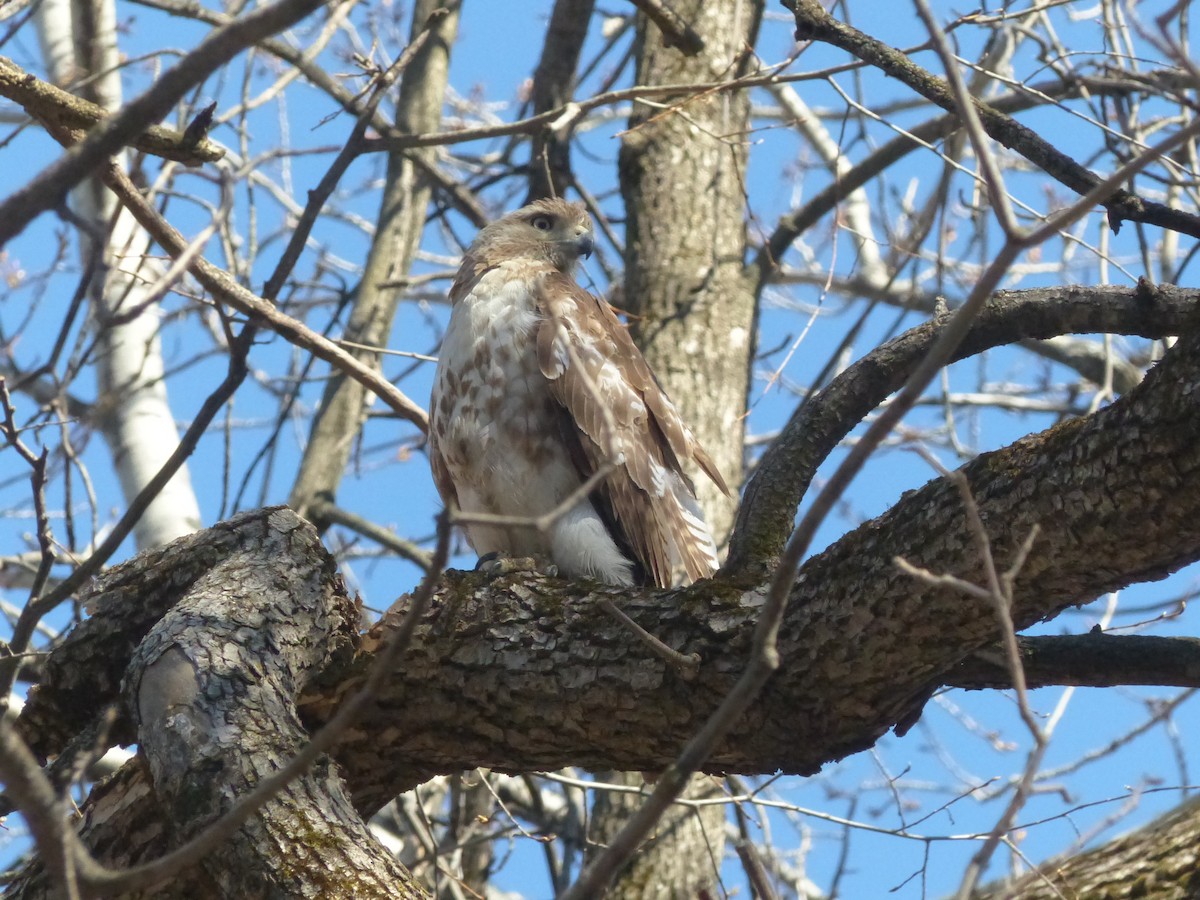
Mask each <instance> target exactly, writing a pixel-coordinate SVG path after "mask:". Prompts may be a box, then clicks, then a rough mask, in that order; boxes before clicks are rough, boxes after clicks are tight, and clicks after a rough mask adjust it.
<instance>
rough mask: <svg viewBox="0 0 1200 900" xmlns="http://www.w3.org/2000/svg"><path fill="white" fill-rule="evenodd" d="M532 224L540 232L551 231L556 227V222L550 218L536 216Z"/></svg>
mask: <svg viewBox="0 0 1200 900" xmlns="http://www.w3.org/2000/svg"><path fill="white" fill-rule="evenodd" d="M531 224H532V225H533V227H534V228H536V229H537V230H538V231H549V230H550V229H551V228H553V227H554V220H553V219H551V218H550V217H549V216H534V217H533V219H532V220H531Z"/></svg>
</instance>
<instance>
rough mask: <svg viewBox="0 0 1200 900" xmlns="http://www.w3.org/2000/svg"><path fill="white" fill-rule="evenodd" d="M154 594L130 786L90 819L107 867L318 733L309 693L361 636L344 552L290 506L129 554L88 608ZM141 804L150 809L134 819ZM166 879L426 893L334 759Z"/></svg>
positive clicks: (204, 823)
mask: <svg viewBox="0 0 1200 900" xmlns="http://www.w3.org/2000/svg"><path fill="white" fill-rule="evenodd" d="M135 585H136V588H134V593H133V594H132V595H131V593H130V589H131V587H133V586H135ZM142 591H146V592H148V593H150V594H152V595H157V596H159V597H160V598H161V599H162V601H163V602H164V603H166V604H167V605H169V607H170V608H169V611H168V612H167V613H166V615H164V616H163V617H162V618H161V619H159V620H158V621H157V623H155V624H154V625H153V627H151V628H150V630H149V632H148V633H147V634H146V635H145V637H144V638H143V639H142V640H141V642H140V643H139V645H138V647H137V649H136V651H135V652H134V653H133V655H132V658H131V659H130V658H127V660H126V661H127V662H128V663H129V665H128V669H127V671H126V676H125V685H124V691H123V693H124V704H123V708H124V709H125V710H126V713H127V715H128V717H129V719H130V720H131V724H132V725H133V726H134V728H135V731H134V736H135V739H136V740H137V743H138V746H139V753H138V757H137V758H136V759H135V760H134V761H133V762H131V763H129V764H128V765H127V766H126V767H125V768H124V769H122V770H121V772H119V773H118V775H117V776H115V782H116V783H118V784H120V785H121V786H122V787H121V791H120V792H119V794H116V795H114V794H113V792H112V791H111V790H106V789H105V788H103V787H102V788H100V789H98V791H97V792H96V794H95V796H94V797H93V800H92V802H91V803H90V804H89V805H88V807H87V808H86V809H85V811H84V816H83V827H82V829H81V831H82V834H83V836H84V838H85V841H86V842H87V843H88V844H89V845H90V846H91V847H92V848H93V850H94V852H95V853H96V854H97V855H98V856H99V858H100V861H101V862H103V863H106V864H108V865H110V866H116V865H122V866H127V865H130V864H132V863H134V862H138V861H142V860H144V859H146V858H147V851H148V850H149V851H151V852H152V853H153V852H155V851H161V850H162V849H169V848H171V847H175V846H179V845H181V844H183V843H185V842H186V841H187V840H188V839H190V838H193V837H195V836H196V835H198V834H200V833H201V832H203V831H204V830H205V829H207V828H210V827H211V826H212V825H213V823H214V822H216V821H217V820H218V819H219V818H220V817H221V816H222V815H223V814H225V813H226V812H228V811H229V810H230V809H231V808H232V807H233V806H234V804H235V803H237V802H238V800H239V799H241V798H243V797H244V796H245V795H246V793H247V792H248V791H249V790H251V789H252V788H253V787H254V786H255V784H256V783H257V782H259V781H260V780H261V779H263V778H265V777H267V776H268V775H271V774H273V773H274V772H276V771H278V770H279V769H280V768H282V767H283V765H285V764H286V763H287V762H288V761H289V760H290V759H291V758H292V757H293V756H294V755H295V754H296V752H297V751H299V750H300V749H301V747H303V746H304V744H306V743H307V741H308V732H307V731H306V730H305V728H304V727H303V725H302V724H301V722H300V719H299V716H298V714H297V711H296V705H295V701H296V698H297V696H298V695H299V693H300V691H301V690H302V689H303V688H304V687H305V685H307V684H310V683H312V682H313V681H314V679H317V678H319V677H320V675H321V672H322V671H323V670H324V669H325V668H327V667H328V666H330V665H331V664H334V663H336V662H337V661H338V660H339V659H340V660H342V661H345V660H348V659H349V658H350V657H351V656H352V655H353V652H354V648H355V645H356V644H357V641H358V638H357V634H356V628H357V625H358V620H359V614H360V611H359V608H358V606H357V604H356V603H355V602H354V600H352V599H351V598H350V597H349V596H347V594H346V591H345V588H344V586H343V585H342V583H341V579H340V578H339V577H338V575H337V573H336V569H335V566H334V563H333V560H332V557H331V556H330V555H329V553H328V551H326V550H325V548H324V547H323V546H322V545H321V543H320V540H319V539H318V538H317V535H316V532H315V531H314V530H313V528H312V526H311V525H309V524H308V523H307V522H305V521H304V520H302V519H300V518H299V517H297V516H296V515H295V513H293V512H291V511H290V510H287V509H277V510H274V511H270V512H267V513H265V514H264V513H257V512H256V513H250V514H243V515H241V516H239V517H237V518H236V519H234V520H231V521H230V522H228V523H225V524H223V525H222V526H219V527H217V528H213V529H210V530H208V531H206V532H202V533H201V534H198V535H196V536H194V537H192V538H184V539H183V540H181V541H177V542H175V543H173V544H171V545H170V546H168V547H166V548H164V549H163V551H161V552H155V553H150V554H145V555H143V556H139V557H136V558H134V559H133V560H131V561H130V562H128V563H125V564H124V565H122V566H119V567H117V568H116V569H115V570H114V571H113V573H111V574H110V575H109V576H108V577H107V578H106V579H103V580H102V581H101V583H100V585H99V593H98V594H97V596H96V597H95V598H94V599H93V601H92V603H93V606H94V610H95V612H94V616H93V618H92V620H91V621H93V622H96V623H103V622H105V621H111V620H110V616H116V617H118V619H119V618H120V617H122V616H123V615H125V614H126V613H127V612H128V610H127V609H126V607H127V606H129V605H130V604H131V602H132V603H136V602H137V600H139V599H140V598H141V596H142ZM132 808H137V809H138V811H139V813H140V814H139V815H137V816H136V817H131V816H130V815H129V814H130V812H131V809H132ZM114 817H115V818H114ZM131 822H136V823H137V828H136V829H135V830H133V831H126V833H125V838H124V839H121V838H120V837H119V836H118V834H114V833H113V832H112V831H110V830H108V829H110V828H111V827H112V826H113V825H114V824H118V825H119V826H126V827H127V826H129V825H130V824H131ZM135 836H140V840H139V839H138V838H137V837H135ZM43 876H44V873H42V872H40V871H39V870H38V869H37V868H36V867H34V868H32V869H30V870H29V871H27V872H26V873H25V877H24V878H23V879H22V880H21V881H20V882H19V883H18V884H17V885H15V886H14V887H13V888H12V889H10V891H9V893H8V895H9V896H15V897H36V896H43V895H44V893H45V890H46V888H47V885H46V883H45V881H44V880H43ZM155 887H156V886H155V885H152V884H148V885H146V889H147V891H148V892H153V891H154V889H155ZM169 890H170V894H171V895H172V896H178V897H231V898H232V897H238V898H245V897H280V898H283V897H346V898H353V897H398V896H399V897H416V896H421V893H420V891H418V890H416V889H414V888H413V887H412V885H411V883H410V876H409V875H408V873H407V872H405V871H404V869H403V867H401V866H400V865H399V864H398V863H396V862H395V861H394V860H393V859H392V857H391V856H390V855H389V854H388V853H387V852H386V851H384V849H383V848H382V847H381V846H380V845H379V844H378V843H377V842H376V841H375V840H374V839H373V838H372V837H371V836H370V833H369V831H368V830H367V827H366V824H365V822H364V821H363V819H362V818H361V817H360V816H358V815H357V814H356V813H355V811H354V809H353V806H352V805H351V801H350V797H349V795H348V793H347V792H346V790H345V786H344V784H343V781H342V778H341V776H340V774H339V772H338V769H337V767H336V766H335V765H334V763H333V762H332V761H331V760H329V759H328V758H323V759H321V760H319V761H318V763H317V765H316V766H315V767H313V769H311V770H310V771H309V772H308V773H306V774H305V775H304V776H302V777H301V778H298V779H296V780H295V781H293V782H291V783H290V784H289V785H287V786H286V787H285V788H283V789H282V790H281V791H279V792H278V793H277V794H275V795H274V796H273V797H272V798H271V799H270V800H268V801H267V802H266V803H265V804H264V805H263V806H262V807H261V808H260V809H259V811H258V812H257V813H255V814H254V815H253V816H252V817H251V818H250V819H249V820H248V821H247V822H246V823H245V824H244V825H242V826H241V827H239V828H237V829H236V830H233V831H232V833H231V834H230V836H229V838H228V840H227V841H226V842H225V843H223V844H222V845H221V846H219V847H218V848H217V849H216V850H215V851H213V852H212V853H210V854H207V855H205V856H203V857H202V858H201V859H200V860H199V862H198V864H197V865H196V866H194V867H192V868H188V869H185V870H184V871H182V872H180V873H178V875H177V878H175V879H174V880H172V882H171V884H170V889H169Z"/></svg>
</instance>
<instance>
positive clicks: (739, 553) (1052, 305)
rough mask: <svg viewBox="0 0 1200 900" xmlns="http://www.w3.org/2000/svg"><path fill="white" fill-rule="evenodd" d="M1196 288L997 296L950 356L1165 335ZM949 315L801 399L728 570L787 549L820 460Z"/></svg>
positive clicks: (754, 493) (752, 486) (1184, 321)
mask: <svg viewBox="0 0 1200 900" xmlns="http://www.w3.org/2000/svg"><path fill="white" fill-rule="evenodd" d="M1197 308H1198V307H1197V295H1196V293H1195V292H1194V291H1188V290H1184V289H1181V288H1176V287H1173V286H1171V285H1161V286H1158V287H1154V286H1151V285H1149V284H1147V283H1145V282H1143V283H1141V284H1139V285H1138V286H1137V287H1136V288H1114V287H1107V288H1084V287H1077V286H1072V287H1065V288H1049V289H1039V290H1035V291H1019V292H1017V291H1015V292H1003V293H999V294H997V295H996V296H995V297H993V298H992V299H991V301H989V303H988V304H987V305H986V306H985V307H984V308H983V310H982V311H981V312H980V314H979V316H978V317H977V318H976V320H975V321H974V323H973V324H972V326H971V331H970V333H969V334H968V335H967V337H966V338H965V339H964V340H963V342H962V343H961V344H960V345H959V347H958V350H957V351H956V353H955V355H954V360H955V361H957V360H960V359H966V358H968V357H970V356H974V355H976V354H978V353H981V352H983V351H984V350H988V349H991V348H992V347H998V346H1001V345H1004V344H1010V343H1015V342H1016V341H1019V340H1024V339H1028V338H1049V337H1053V336H1056V335H1060V334H1070V333H1088V332H1105V333H1112V334H1130V335H1140V336H1142V337H1149V338H1161V337H1166V336H1168V335H1175V334H1179V333H1181V332H1182V331H1184V330H1185V329H1187V328H1188V327H1191V326H1193V325H1195V324H1196V323H1197V322H1198V321H1200V313H1198V312H1197ZM948 315H949V314H947V315H944V316H939V317H938V318H936V319H934V320H932V321H930V322H926V323H924V324H922V325H919V326H917V327H916V328H913V329H911V330H909V331H907V332H905V333H904V334H902V335H900V336H899V337H897V338H894V339H893V340H891V341H888V342H887V343H886V344H883V345H882V346H880V347H878V348H876V349H875V350H873V351H872V352H870V353H868V354H867V355H866V356H865V357H863V358H862V359H861V360H859V361H858V362H856V363H855V364H854V365H852V366H850V367H849V368H848V369H846V370H845V371H844V372H842V373H841V374H840V375H839V376H838V377H837V378H835V379H834V380H833V381H832V382H830V384H829V386H828V387H826V388H825V389H824V390H822V391H821V392H820V393H819V394H817V395H816V396H814V397H812V398H811V399H809V400H808V401H807V402H805V403H803V404H802V405H801V406H800V407H799V409H797V410H796V412H795V413H794V414H793V415H792V418H791V419H790V420H789V421H788V423H787V425H785V426H784V428H783V431H782V432H781V433H780V435H779V438H778V439H777V440H776V441H775V443H774V444H773V445H772V447H771V449H770V450H768V451H767V452H766V453H765V454H764V455H763V458H762V460H761V461H760V462H759V465H758V468H757V469H756V471H755V473H754V477H752V478H751V479H750V482H749V483H748V484H747V486H746V490H745V493H744V495H743V498H742V505H741V508H740V509H739V510H738V518H737V524H736V525H735V526H734V532H733V536H732V538H731V539H730V546H729V558H728V561H727V562H726V565H725V570H726V571H727V572H728V573H731V574H737V573H740V572H750V571H758V570H760V569H761V568H763V567H767V568H769V567H770V566H772V565H773V563H774V560H775V559H776V558H777V557H778V555H779V553H780V552H782V550H783V546H784V544H785V543H786V541H787V538H788V535H789V534H790V533H791V530H792V522H793V520H794V517H795V514H796V508H797V506H799V504H800V499H801V497H803V496H804V493H805V491H806V490H807V489H808V485H809V483H810V482H811V480H812V477H813V474H814V473H815V472H816V469H817V467H818V466H819V465H820V464H821V463H822V462H823V461H824V460H825V459H826V457H828V455H829V453H830V452H831V451H832V450H833V448H834V447H836V446H837V444H838V442H839V441H840V440H841V439H842V438H844V437H845V436H846V435H847V434H849V433H850V430H851V429H852V428H854V426H856V425H857V424H858V423H859V422H861V421H862V419H863V418H864V417H865V416H866V415H867V414H868V413H869V412H870V411H871V410H872V409H874V408H875V407H876V406H878V405H879V404H880V403H882V402H883V401H884V400H885V399H886V398H887V397H888V396H889V395H890V394H892V393H893V392H894V391H896V390H898V389H899V388H900V386H901V385H902V384H904V381H905V379H906V378H907V377H908V374H909V372H911V371H912V369H913V367H914V366H916V365H917V364H918V363H919V361H920V360H921V359H922V358H923V357H924V355H925V353H926V351H927V350H928V348H929V347H930V346H931V345H932V344H933V341H934V340H935V339H936V336H937V334H938V333H939V332H940V330H941V329H942V327H943V326H944V324H945V322H946V321H947V318H948Z"/></svg>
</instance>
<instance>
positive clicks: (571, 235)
mask: <svg viewBox="0 0 1200 900" xmlns="http://www.w3.org/2000/svg"><path fill="white" fill-rule="evenodd" d="M594 247H595V241H594V240H593V239H592V220H591V218H589V217H588V214H587V210H586V209H585V208H584V206H583V204H582V203H568V202H567V201H566V200H560V199H558V198H556V197H555V198H551V199H549V200H535V201H534V202H533V203H530V204H529V205H528V206H523V207H521V208H520V209H518V210H517V211H516V212H511V213H509V214H508V215H507V216H505V217H504V218H502V219H497V220H496V221H495V222H493V223H492V224H491V225H488V226H487V227H486V228H484V229H483V230H482V231H480V232H479V235H478V236H477V237H476V238H475V241H474V243H472V244H471V250H470V253H471V255H472V256H474V257H475V258H477V259H479V260H482V261H484V262H491V261H492V260H501V259H506V260H507V259H514V258H518V257H523V258H526V259H537V260H541V261H545V262H548V263H550V265H552V266H554V268H556V269H558V270H559V271H561V272H565V273H567V274H570V273H571V272H572V270H574V268H575V263H577V262H578V261H579V257H580V256H591V254H592V249H593V248H594Z"/></svg>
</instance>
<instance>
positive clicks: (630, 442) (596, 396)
mask: <svg viewBox="0 0 1200 900" xmlns="http://www.w3.org/2000/svg"><path fill="white" fill-rule="evenodd" d="M539 301H540V308H541V311H542V314H543V320H542V322H541V324H540V325H539V332H538V335H537V348H538V360H539V364H540V367H541V369H542V373H543V374H544V375H545V376H546V378H547V379H548V380H549V383H550V390H551V395H552V396H553V397H554V398H555V400H557V402H558V403H560V404H561V405H562V407H563V410H564V412H565V413H566V414H567V415H568V416H569V418H570V421H569V422H568V423H566V425H567V428H566V429H565V430H568V431H570V430H571V426H572V425H573V427H574V430H575V435H576V438H577V441H578V444H577V446H579V447H580V448H581V449H582V451H583V454H582V455H583V456H584V457H585V459H586V460H587V462H588V463H589V465H587V467H586V468H583V467H581V475H583V477H587V476H589V475H590V474H591V473H592V472H594V471H596V470H597V469H598V468H600V467H601V466H603V465H604V463H605V461H607V460H613V461H616V462H617V463H618V465H617V467H616V469H615V470H614V471H613V472H612V473H611V474H610V475H609V476H608V478H606V479H605V482H604V483H603V485H602V487H601V488H600V490H599V492H598V493H599V495H600V499H601V500H602V505H603V506H605V507H607V509H604V510H603V511H602V514H606V515H605V518H609V517H610V516H611V518H612V519H613V520H615V521H614V523H613V524H614V525H615V526H616V527H615V529H614V531H615V532H616V534H617V536H618V538H619V539H620V540H621V542H622V543H625V544H627V545H628V546H629V548H630V549H631V550H632V551H633V555H634V557H635V558H636V559H637V560H638V561H639V562H640V563H641V565H642V567H643V568H644V569H645V571H646V573H647V574H648V575H649V576H650V579H651V580H652V581H654V582H655V583H656V584H658V585H660V586H668V585H670V584H673V583H674V582H675V576H676V575H677V574H678V573H676V572H675V571H674V570H675V569H676V568H677V567H678V566H680V565H682V567H683V569H684V570H685V571H686V573H687V575H688V577H689V579H692V580H694V579H696V578H701V577H705V576H707V575H710V574H712V570H713V566H714V562H715V561H714V560H713V556H712V548H711V544H710V542H709V539H708V538H707V533H706V529H705V528H704V526H703V525H702V524H700V525H699V526H698V528H697V516H698V510H696V509H695V508H694V497H693V492H692V486H691V482H690V481H688V479H687V476H686V474H685V473H684V472H683V469H682V467H681V465H680V459H692V460H694V461H695V462H696V464H697V465H698V466H699V467H700V468H701V470H702V471H704V472H705V474H707V475H708V476H709V477H710V478H712V480H713V482H714V483H716V484H717V486H718V487H720V488H721V490H723V491H725V492H726V493H728V488H727V487H726V485H725V482H724V480H723V479H722V478H721V475H720V472H718V471H717V468H716V466H715V464H714V463H713V461H712V459H711V458H710V457H709V456H708V454H707V453H705V451H704V450H703V448H701V447H700V446H699V444H698V442H697V441H696V439H695V438H694V437H693V436H692V435H691V433H690V432H689V431H688V429H687V427H686V425H684V423H683V421H682V420H681V418H680V416H679V414H678V412H677V411H676V410H675V408H674V406H673V405H672V404H671V402H670V400H669V399H667V397H666V395H665V394H664V393H663V391H662V389H661V388H660V387H659V385H658V382H657V380H656V379H655V378H654V375H653V373H652V372H651V371H650V367H649V366H648V365H647V364H646V361H645V359H644V358H643V357H642V355H641V353H640V351H638V349H637V347H636V346H635V345H634V343H633V340H632V339H631V338H630V336H629V334H628V332H627V331H626V330H625V328H624V327H623V326H622V325H621V323H620V321H619V320H618V319H617V317H616V315H615V314H614V313H613V312H612V310H611V309H610V308H609V307H608V305H607V304H605V303H604V302H603V301H602V300H599V299H598V298H596V297H593V296H592V295H591V294H589V293H588V292H587V291H585V290H583V288H581V287H580V286H579V285H577V284H575V282H574V281H572V280H571V279H569V278H567V277H566V276H565V275H562V274H560V273H551V274H548V275H546V276H545V277H544V278H543V279H542V280H541V283H540V285H539ZM606 365H607V368H606ZM577 465H578V461H577ZM672 479H679V480H680V482H681V483H680V484H674V483H671V480H672ZM680 488H681V489H682V490H683V491H685V492H686V495H687V496H686V498H684V497H680V496H679V489H680ZM689 504H690V507H691V508H689ZM672 548H674V550H675V554H676V555H674V556H673V553H672Z"/></svg>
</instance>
